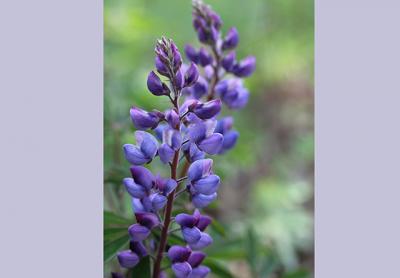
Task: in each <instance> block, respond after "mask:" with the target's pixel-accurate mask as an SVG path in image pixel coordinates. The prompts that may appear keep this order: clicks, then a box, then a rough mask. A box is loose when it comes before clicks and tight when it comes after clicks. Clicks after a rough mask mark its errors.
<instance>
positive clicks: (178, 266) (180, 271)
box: [172, 262, 192, 278]
mask: <svg viewBox="0 0 400 278" xmlns="http://www.w3.org/2000/svg"><path fill="white" fill-rule="evenodd" d="M172 271H173V272H174V273H175V276H176V278H188V277H189V275H190V273H191V272H192V267H191V266H190V264H189V263H187V262H183V263H174V264H173V265H172Z"/></svg>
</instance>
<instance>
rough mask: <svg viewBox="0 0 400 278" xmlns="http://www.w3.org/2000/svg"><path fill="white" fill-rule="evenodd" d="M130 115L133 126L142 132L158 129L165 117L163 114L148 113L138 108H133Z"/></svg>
mask: <svg viewBox="0 0 400 278" xmlns="http://www.w3.org/2000/svg"><path fill="white" fill-rule="evenodd" d="M130 115H131V119H132V122H133V124H134V125H135V127H136V128H137V129H140V130H145V129H149V128H155V127H157V125H158V123H159V122H160V121H161V119H162V116H163V115H162V113H161V112H147V111H145V110H143V109H140V108H137V107H132V108H131V110H130Z"/></svg>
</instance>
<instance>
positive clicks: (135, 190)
mask: <svg viewBox="0 0 400 278" xmlns="http://www.w3.org/2000/svg"><path fill="white" fill-rule="evenodd" d="M123 182H124V185H125V188H126V191H128V193H129V194H130V195H131V196H132V197H134V198H138V199H141V198H144V197H145V196H146V195H147V193H146V189H145V188H144V187H143V186H141V185H139V184H136V183H135V181H134V180H133V179H132V178H125V179H124V181H123Z"/></svg>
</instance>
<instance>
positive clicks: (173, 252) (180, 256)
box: [168, 245, 192, 263]
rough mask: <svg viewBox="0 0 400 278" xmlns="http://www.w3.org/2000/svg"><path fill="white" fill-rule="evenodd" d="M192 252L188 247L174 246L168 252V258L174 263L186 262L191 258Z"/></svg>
mask: <svg viewBox="0 0 400 278" xmlns="http://www.w3.org/2000/svg"><path fill="white" fill-rule="evenodd" d="M191 252H192V251H191V250H190V249H189V248H187V247H183V246H179V245H174V246H171V248H169V250H168V258H169V259H170V260H171V261H172V262H173V263H176V262H184V261H186V260H187V259H188V258H189V256H190V253H191Z"/></svg>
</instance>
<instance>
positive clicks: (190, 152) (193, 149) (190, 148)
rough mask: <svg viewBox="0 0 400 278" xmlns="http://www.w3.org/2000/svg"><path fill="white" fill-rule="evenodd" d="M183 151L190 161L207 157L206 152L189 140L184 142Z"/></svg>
mask: <svg viewBox="0 0 400 278" xmlns="http://www.w3.org/2000/svg"><path fill="white" fill-rule="evenodd" d="M182 151H183V153H184V154H185V157H186V159H187V160H188V161H189V162H190V163H192V162H194V161H196V160H199V159H203V158H204V157H205V153H204V152H202V151H201V150H200V149H199V148H198V147H197V145H196V144H194V143H190V142H187V143H185V144H183V145H182Z"/></svg>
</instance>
